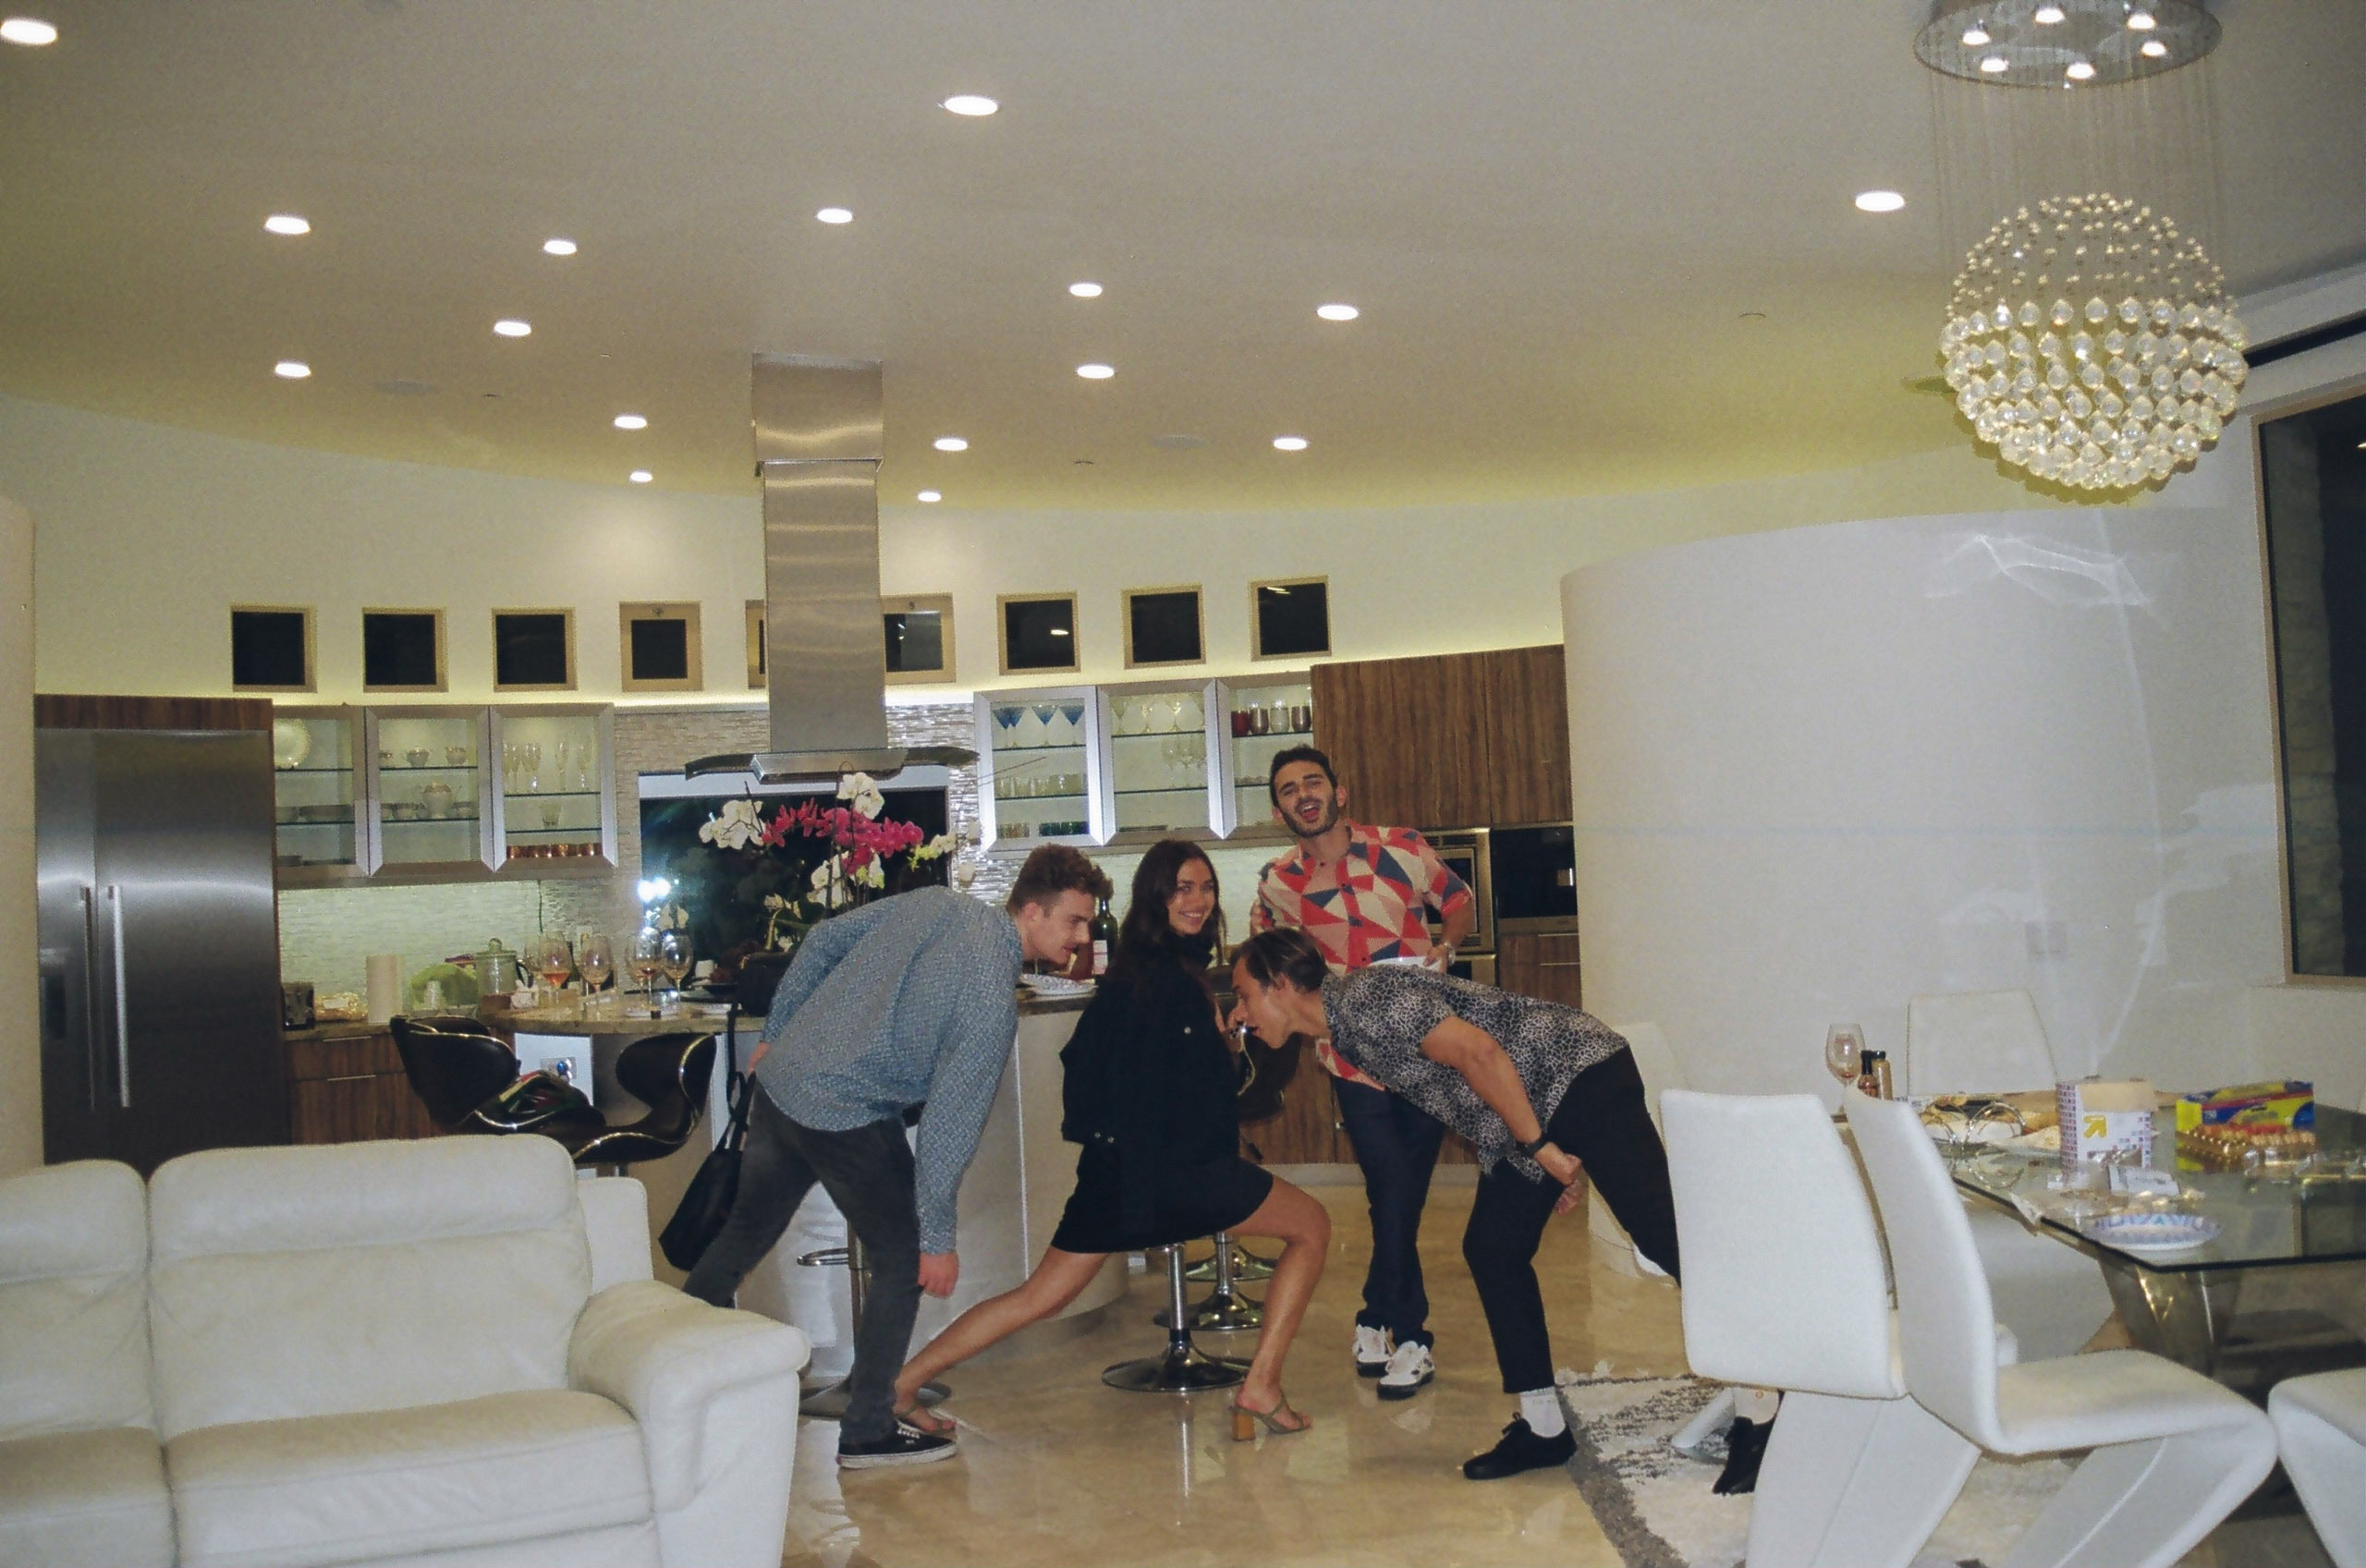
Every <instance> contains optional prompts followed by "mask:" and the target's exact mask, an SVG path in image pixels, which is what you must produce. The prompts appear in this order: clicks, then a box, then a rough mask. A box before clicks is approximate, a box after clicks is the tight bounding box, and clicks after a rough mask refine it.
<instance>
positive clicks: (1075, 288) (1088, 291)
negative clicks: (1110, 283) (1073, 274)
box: [1068, 283, 1101, 299]
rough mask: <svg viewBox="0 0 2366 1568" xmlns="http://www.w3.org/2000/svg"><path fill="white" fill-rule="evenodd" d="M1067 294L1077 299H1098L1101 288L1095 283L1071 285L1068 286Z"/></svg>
mask: <svg viewBox="0 0 2366 1568" xmlns="http://www.w3.org/2000/svg"><path fill="white" fill-rule="evenodd" d="M1068 292H1069V293H1070V294H1073V295H1075V296H1076V297H1077V298H1079V299H1098V298H1101V286H1100V285H1099V284H1097V283H1072V284H1070V285H1068Z"/></svg>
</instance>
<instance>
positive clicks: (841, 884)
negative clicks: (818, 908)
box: [813, 855, 854, 909]
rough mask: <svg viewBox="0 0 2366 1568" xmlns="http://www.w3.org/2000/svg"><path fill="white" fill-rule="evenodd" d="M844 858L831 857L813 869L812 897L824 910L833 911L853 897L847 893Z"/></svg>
mask: <svg viewBox="0 0 2366 1568" xmlns="http://www.w3.org/2000/svg"><path fill="white" fill-rule="evenodd" d="M844 860H845V857H844V856H839V855H833V856H831V857H829V858H828V859H827V860H824V861H823V862H822V863H821V864H820V865H818V866H816V867H814V868H813V893H814V896H815V897H817V898H819V899H821V900H822V906H823V908H825V909H835V908H837V907H839V906H841V905H844V904H845V903H846V902H847V901H848V899H849V898H851V897H853V896H854V895H853V894H852V893H848V891H847V884H846V867H845V865H844V863H843V862H844Z"/></svg>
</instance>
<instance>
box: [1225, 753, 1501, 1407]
mask: <svg viewBox="0 0 2366 1568" xmlns="http://www.w3.org/2000/svg"><path fill="white" fill-rule="evenodd" d="M1266 787H1267V789H1268V790H1269V792H1270V793H1271V794H1272V796H1273V798H1274V815H1275V816H1276V817H1278V818H1279V819H1280V820H1281V823H1282V825H1283V826H1284V827H1286V828H1287V829H1289V831H1290V833H1291V834H1292V835H1293V836H1294V837H1296V838H1297V840H1298V847H1297V848H1296V849H1295V850H1293V851H1291V852H1290V853H1289V854H1287V855H1286V856H1284V857H1281V858H1280V859H1278V860H1275V861H1274V862H1273V863H1272V864H1271V865H1269V866H1267V867H1266V868H1265V869H1264V872H1263V874H1262V876H1261V877H1260V878H1259V879H1258V883H1257V902H1256V904H1255V905H1254V906H1252V907H1251V908H1250V911H1249V925H1250V930H1252V931H1262V930H1272V929H1273V928H1274V927H1275V926H1295V927H1297V928H1298V929H1299V930H1302V931H1304V932H1305V933H1306V934H1307V935H1309V936H1311V937H1312V938H1313V939H1314V942H1315V945H1317V946H1318V947H1320V948H1322V949H1323V956H1324V957H1325V958H1327V959H1329V960H1330V962H1331V966H1332V967H1333V968H1335V969H1360V968H1362V967H1364V966H1366V965H1368V964H1377V963H1384V962H1387V961H1389V960H1392V959H1395V960H1403V959H1414V960H1419V961H1421V962H1424V963H1428V964H1431V965H1433V966H1436V967H1439V968H1444V967H1445V966H1446V965H1447V964H1448V963H1449V962H1451V961H1452V959H1453V957H1454V950H1455V949H1456V948H1457V946H1459V945H1460V944H1461V942H1462V939H1463V938H1465V937H1467V936H1469V935H1470V930H1471V927H1472V926H1473V925H1475V924H1476V923H1477V920H1478V909H1477V906H1476V905H1475V903H1474V901H1473V899H1472V896H1471V893H1470V887H1469V886H1468V885H1467V884H1465V883H1464V881H1462V879H1461V878H1459V877H1457V876H1456V875H1455V874H1454V873H1453V872H1452V871H1449V870H1447V869H1446V868H1445V863H1444V862H1442V861H1441V860H1439V859H1438V857H1437V854H1436V852H1435V851H1434V850H1433V849H1431V847H1430V846H1429V844H1428V842H1427V841H1426V840H1424V839H1423V838H1422V837H1421V834H1420V833H1415V832H1414V831H1413V830H1412V829H1410V828H1374V827H1366V826H1365V825H1364V824H1362V823H1360V822H1351V821H1349V820H1347V818H1345V817H1344V816H1342V815H1341V814H1340V813H1341V811H1342V810H1343V808H1345V807H1346V806H1347V804H1348V792H1347V791H1346V790H1345V789H1344V788H1342V787H1341V786H1340V784H1339V780H1338V775H1337V774H1336V773H1335V772H1332V769H1331V760H1330V759H1329V758H1328V757H1325V756H1324V755H1323V753H1322V752H1320V751H1317V750H1316V749H1315V748H1312V747H1311V746H1294V747H1291V748H1289V749H1288V750H1287V751H1283V752H1281V753H1279V754H1277V755H1276V756H1275V757H1274V765H1273V770H1272V772H1270V773H1269V774H1268V775H1267V779H1266ZM1431 910H1435V911H1436V912H1437V916H1438V918H1439V920H1440V921H1441V922H1442V923H1443V925H1444V926H1445V933H1444V940H1443V941H1442V942H1438V943H1437V944H1436V945H1435V946H1434V947H1433V945H1432V943H1431V942H1430V929H1429V922H1428V918H1427V917H1428V914H1429V912H1430V911H1431ZM1314 1054H1315V1059H1316V1060H1317V1061H1319V1062H1321V1063H1322V1064H1323V1067H1324V1069H1325V1070H1326V1071H1328V1072H1329V1073H1330V1074H1331V1076H1332V1085H1331V1087H1332V1088H1333V1090H1334V1091H1335V1095H1336V1098H1337V1100H1338V1104H1339V1120H1340V1121H1341V1122H1342V1123H1343V1124H1345V1125H1346V1127H1347V1129H1348V1143H1349V1144H1351V1145H1352V1146H1353V1147H1354V1149H1355V1151H1356V1163H1357V1164H1358V1165H1359V1166H1360V1167H1361V1168H1362V1170H1363V1173H1364V1197H1365V1199H1366V1201H1367V1203H1368V1204H1369V1206H1370V1208H1371V1210H1372V1267H1371V1269H1370V1270H1368V1271H1367V1272H1366V1273H1365V1275H1364V1306H1363V1310H1362V1311H1360V1312H1359V1313H1357V1314H1356V1339H1355V1351H1354V1354H1355V1361H1356V1370H1357V1371H1358V1372H1359V1373H1360V1374H1361V1375H1362V1376H1364V1377H1367V1378H1377V1379H1379V1380H1380V1396H1381V1397H1382V1398H1383V1399H1410V1398H1411V1397H1412V1396H1413V1395H1414V1394H1416V1393H1418V1392H1421V1387H1422V1385H1423V1384H1425V1383H1427V1382H1428V1381H1429V1380H1431V1379H1432V1378H1433V1376H1435V1375H1436V1362H1435V1359H1434V1355H1433V1341H1432V1338H1431V1334H1430V1329H1429V1317H1430V1301H1429V1296H1428V1295H1427V1294H1426V1293H1425V1292H1424V1291H1423V1290H1422V1288H1421V1247H1420V1245H1419V1244H1420V1237H1421V1208H1422V1205H1423V1204H1425V1203H1427V1202H1428V1201H1429V1196H1430V1173H1432V1172H1433V1170H1435V1169H1436V1167H1437V1162H1438V1147H1439V1144H1440V1143H1441V1142H1442V1141H1443V1140H1444V1138H1445V1127H1444V1126H1442V1125H1441V1124H1439V1123H1438V1121H1437V1119H1436V1118H1435V1117H1433V1116H1432V1115H1431V1114H1430V1113H1429V1112H1426V1111H1423V1110H1421V1108H1420V1107H1418V1106H1416V1105H1414V1104H1413V1103H1412V1102H1411V1101H1409V1100H1406V1099H1404V1098H1403V1097H1402V1096H1399V1095H1394V1094H1391V1093H1389V1092H1388V1091H1387V1090H1386V1089H1384V1088H1381V1087H1380V1085H1378V1084H1377V1083H1375V1082H1373V1081H1372V1079H1371V1078H1368V1077H1366V1076H1364V1075H1363V1074H1361V1073H1360V1072H1358V1071H1357V1070H1356V1069H1355V1068H1354V1067H1352V1066H1350V1065H1348V1064H1347V1063H1346V1062H1344V1061H1342V1060H1340V1058H1339V1057H1338V1055H1337V1054H1336V1053H1335V1052H1334V1051H1332V1049H1331V1042H1330V1041H1329V1040H1327V1039H1323V1040H1317V1041H1316V1042H1315V1045H1314Z"/></svg>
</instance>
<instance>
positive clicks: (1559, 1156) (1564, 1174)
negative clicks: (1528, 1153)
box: [1535, 1143, 1585, 1187]
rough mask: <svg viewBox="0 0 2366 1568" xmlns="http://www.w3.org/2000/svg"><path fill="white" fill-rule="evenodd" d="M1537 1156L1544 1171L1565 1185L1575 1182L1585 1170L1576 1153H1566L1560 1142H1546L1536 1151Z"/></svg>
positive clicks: (1537, 1160) (1538, 1162)
mask: <svg viewBox="0 0 2366 1568" xmlns="http://www.w3.org/2000/svg"><path fill="white" fill-rule="evenodd" d="M1535 1158H1536V1162H1537V1164H1538V1165H1540V1166H1542V1167H1543V1171H1544V1173H1545V1174H1546V1175H1548V1176H1550V1177H1552V1178H1553V1179H1554V1180H1555V1181H1556V1182H1558V1183H1560V1184H1561V1185H1563V1186H1565V1187H1566V1186H1568V1185H1570V1184H1572V1183H1574V1182H1575V1181H1576V1180H1577V1179H1578V1177H1579V1174H1580V1173H1583V1172H1584V1170H1585V1166H1583V1165H1582V1164H1580V1163H1579V1161H1578V1157H1577V1156H1576V1155H1574V1154H1568V1153H1565V1152H1564V1151H1563V1150H1562V1149H1561V1147H1560V1146H1559V1145H1558V1144H1550V1143H1548V1144H1546V1145H1545V1146H1544V1147H1543V1149H1538V1150H1537V1151H1536V1156H1535Z"/></svg>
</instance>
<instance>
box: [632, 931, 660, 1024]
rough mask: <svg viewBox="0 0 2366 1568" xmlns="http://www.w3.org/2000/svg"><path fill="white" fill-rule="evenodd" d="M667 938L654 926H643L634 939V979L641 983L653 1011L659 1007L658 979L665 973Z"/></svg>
mask: <svg viewBox="0 0 2366 1568" xmlns="http://www.w3.org/2000/svg"><path fill="white" fill-rule="evenodd" d="M664 948H665V936H664V934H663V933H661V932H660V931H659V930H657V928H656V927H654V926H643V927H641V928H640V935H639V936H636V937H634V938H633V939H632V977H633V978H635V979H637V980H639V981H640V989H641V991H642V993H643V994H645V995H646V996H648V998H649V1005H650V1007H651V1009H652V1011H654V1009H655V1008H656V1006H657V977H658V976H659V975H661V974H663V973H664V972H665V961H664V957H663V952H664Z"/></svg>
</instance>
